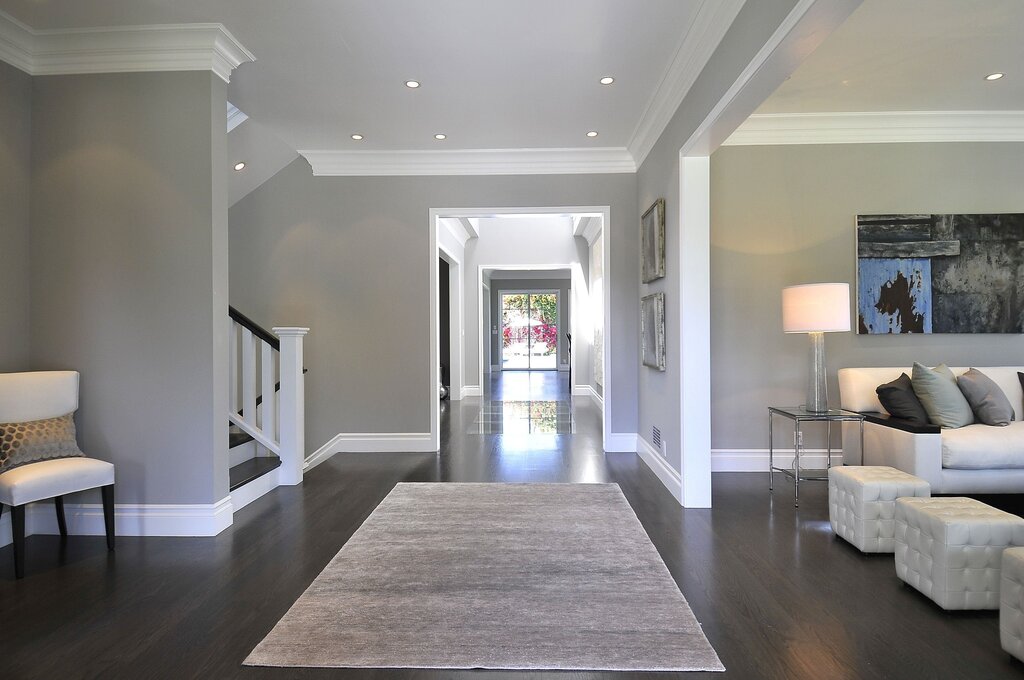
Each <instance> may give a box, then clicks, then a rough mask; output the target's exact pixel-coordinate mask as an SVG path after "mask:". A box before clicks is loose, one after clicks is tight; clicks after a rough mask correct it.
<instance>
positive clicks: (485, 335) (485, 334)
mask: <svg viewBox="0 0 1024 680" xmlns="http://www.w3.org/2000/svg"><path fill="white" fill-rule="evenodd" d="M485 269H486V270H489V271H502V270H506V271H524V268H523V267H507V266H506V265H497V266H493V267H488V266H486V265H485V266H481V267H480V275H479V277H478V280H479V283H480V286H479V290H480V291H481V295H480V318H481V319H483V318H484V305H489V304H490V303H491V300H490V297H489V296H488V299H487V300H486V302H485V301H484V296H483V292H482V291H483V288H484V277H483V272H484V270H485ZM560 269H568V270H569V271H570V272H572V271H573V266H572V265H566V266H564V267H563V266H561V265H558V266H556V265H543V266H536V267H535V266H532V265H531V266H528V267H526V268H525V271H549V270H552V271H557V270H560ZM573 278H575V277H573ZM491 280H492V281H493V277H492V279H491ZM528 281H529V279H523V280H522V281H521V282H522V283H527V282H528ZM570 281H571V279H570ZM491 285H494V284H493V283H492V284H491ZM573 288H575V286H570V290H572V289H573ZM503 293H507V294H509V295H527V296H529V295H536V294H538V293H554V295H555V299H556V300H558V306H557V314H558V318H557V319H556V320H555V325H556V326H558V339H557V342H558V345H557V346H556V347H555V368H554V370H555V372H559V371H561V370H562V369H561V367H562V364H561V363H559V361H558V359H559V352H558V350H560V349H561V348H562V331H563V330H565V328H564V327H563V325H562V322H563V319H562V291H561V290H559V289H557V288H554V289H551V288H534V289H529V290H522V289H520V288H499V289H498V290H497V294H498V303H499V306H498V308H499V310H500V309H501V305H500V303H501V296H502V294H503ZM574 316H575V314H574V312H573V310H572V309H571V308H570V309H569V330H570V332H572V333H573V334H574V335H575V333H576V322H575V318H574ZM501 326H502V330H504V326H505V324H504V323H502V324H501ZM490 338H491V336H490V329H489V328H488V329H484V328H481V332H480V351H481V352H483V351H484V346H485V345H486V344H487V342H488V341H489V340H490ZM530 344H531V345H532V344H533V343H532V341H531V342H530ZM481 356H482V354H481ZM499 361H500V358H499ZM499 365H500V364H499ZM575 366H576V363H575V362H574V361H573V358H572V354H569V374H570V375H572V369H573V368H574V367H575ZM483 369H484V362H483V360H482V359H481V361H480V387H481V388H482V387H483V384H484V377H483V373H484V370H483ZM501 370H502V371H504V370H505V368H502V369H501ZM508 370H510V371H550V370H552V369H550V368H510V369H508ZM572 387H573V386H572V385H569V389H570V390H571V389H572Z"/></svg>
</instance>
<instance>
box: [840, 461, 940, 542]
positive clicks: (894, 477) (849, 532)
mask: <svg viewBox="0 0 1024 680" xmlns="http://www.w3.org/2000/svg"><path fill="white" fill-rule="evenodd" d="M930 495H931V486H930V485H929V484H928V482H926V481H924V480H923V479H921V478H920V477H915V476H914V475H911V474H908V473H906V472H903V471H901V470H897V469H896V468H891V467H886V466H884V465H868V466H860V465H846V466H842V467H833V468H829V471H828V519H829V522H831V523H832V531H834V532H836V534H838V535H839V536H842V537H843V538H845V539H846V540H847V541H849V542H850V543H852V544H853V545H854V546H856V547H857V549H858V550H860V551H861V552H871V553H891V552H892V551H893V550H894V549H895V541H894V539H893V536H894V534H895V532H896V519H895V516H896V499H897V498H900V497H903V496H918V497H923V498H927V497H928V496H930Z"/></svg>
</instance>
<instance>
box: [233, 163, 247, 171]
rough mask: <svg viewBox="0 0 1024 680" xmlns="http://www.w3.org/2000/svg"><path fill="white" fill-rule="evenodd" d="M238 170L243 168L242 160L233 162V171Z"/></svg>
mask: <svg viewBox="0 0 1024 680" xmlns="http://www.w3.org/2000/svg"><path fill="white" fill-rule="evenodd" d="M238 170H245V162H244V161H238V162H237V163H235V171H236V172H237V171H238Z"/></svg>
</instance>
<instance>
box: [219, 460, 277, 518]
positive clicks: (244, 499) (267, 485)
mask: <svg viewBox="0 0 1024 680" xmlns="http://www.w3.org/2000/svg"><path fill="white" fill-rule="evenodd" d="M280 469H281V468H277V469H276V470H271V471H270V472H268V473H266V474H264V475H260V476H259V477H257V478H256V479H254V480H252V481H251V482H246V483H245V484H243V485H242V486H240V487H238V488H237V489H235V490H234V491H232V492H231V494H230V497H231V505H233V506H234V509H235V510H234V511H235V512H238V511H239V510H241V509H242V508H244V507H245V506H247V505H249V503H252V502H253V501H255V500H257V499H259V498H262V497H263V496H266V495H267V494H268V493H270V492H271V491H273V490H274V489H276V488H277V487H279V486H281V476H280V474H278V471H279V470H280Z"/></svg>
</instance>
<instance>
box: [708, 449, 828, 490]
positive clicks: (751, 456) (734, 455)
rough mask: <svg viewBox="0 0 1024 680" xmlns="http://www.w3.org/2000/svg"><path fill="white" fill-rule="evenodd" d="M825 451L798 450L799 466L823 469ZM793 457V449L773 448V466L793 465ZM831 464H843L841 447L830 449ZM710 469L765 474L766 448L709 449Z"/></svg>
mask: <svg viewBox="0 0 1024 680" xmlns="http://www.w3.org/2000/svg"><path fill="white" fill-rule="evenodd" d="M827 453H828V452H827V451H826V450H825V449H804V450H803V451H801V452H800V463H801V466H802V467H804V468H807V469H808V470H823V469H824V468H825V465H826V458H827ZM793 458H794V452H793V449H775V467H781V468H788V467H790V466H792V465H793ZM832 464H833V465H842V464H843V450H842V449H840V448H834V449H832ZM711 471H712V472H763V473H765V475H766V476H767V473H768V449H711ZM779 475H780V476H781V475H782V473H781V472H780V473H779ZM766 483H767V482H766Z"/></svg>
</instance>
